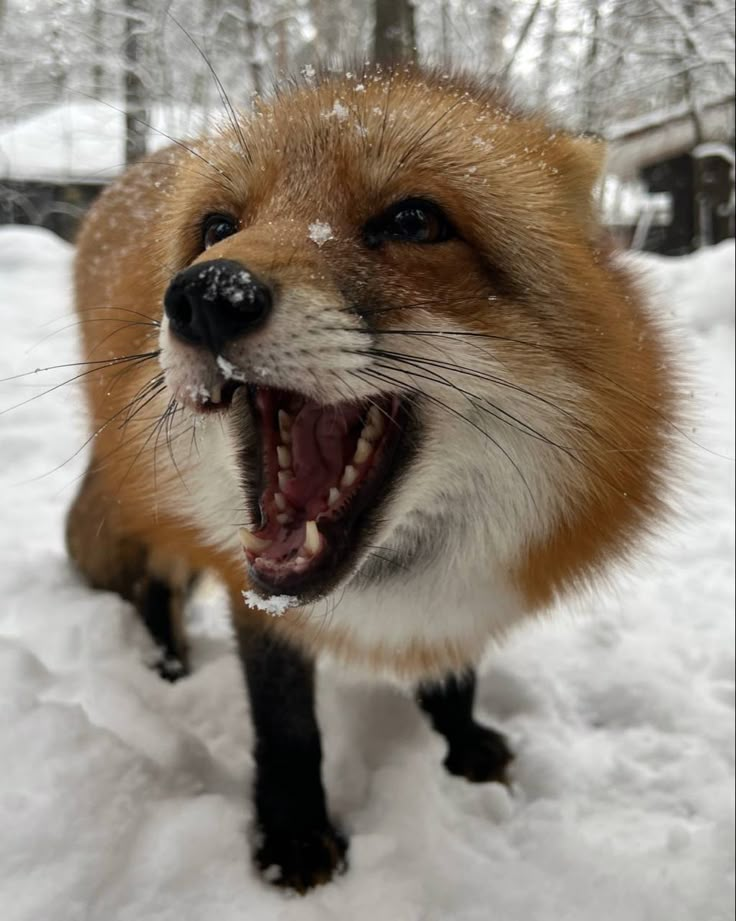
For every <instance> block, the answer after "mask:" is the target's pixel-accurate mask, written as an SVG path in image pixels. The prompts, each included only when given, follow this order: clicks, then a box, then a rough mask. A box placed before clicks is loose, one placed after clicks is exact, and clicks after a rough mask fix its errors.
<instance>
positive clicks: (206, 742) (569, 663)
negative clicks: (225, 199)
mask: <svg viewBox="0 0 736 921" xmlns="http://www.w3.org/2000/svg"><path fill="white" fill-rule="evenodd" d="M71 255H72V250H71V249H70V247H68V246H67V245H66V244H63V243H61V242H59V241H58V240H57V239H56V238H54V237H52V236H51V235H50V234H48V233H46V232H43V231H40V230H34V229H30V228H1V229H0V309H1V310H2V316H3V335H2V339H1V340H0V342H1V345H0V377H2V378H6V377H8V376H10V375H15V374H18V373H21V372H24V371H33V369H35V368H36V367H47V366H49V365H54V364H59V363H62V362H66V361H70V360H73V356H74V347H73V341H74V335H75V332H76V331H75V329H74V328H71V329H66V327H68V325H69V324H70V323H71V322H73V320H71V319H70V317H69V313H68V312H69V298H68V290H69V282H70V258H71ZM637 264H638V265H639V266H641V267H642V268H643V269H644V270H645V271H646V273H647V274H648V276H649V278H650V282H651V284H652V285H653V286H655V287H656V288H657V289H658V290H659V291H660V293H661V296H662V298H663V301H664V303H665V304H666V307H667V309H666V313H667V314H668V315H669V318H670V322H672V323H673V324H676V325H678V326H679V327H680V328H681V331H682V341H683V343H684V345H685V346H686V353H687V358H688V360H689V361H690V363H691V364H692V366H693V394H694V395H693V398H692V399H693V405H692V409H693V413H692V415H693V418H694V419H697V425H696V426H695V427H694V430H692V431H691V430H690V429H688V431H687V433H686V434H687V436H688V439H690V440H689V441H688V442H687V444H688V450H689V452H690V453H691V455H692V461H693V463H692V464H691V472H690V473H689V474H688V477H689V478H688V479H687V480H686V482H685V483H684V488H683V490H682V493H683V500H682V505H683V509H682V512H681V514H680V515H679V516H678V520H677V522H676V526H673V527H671V528H669V529H667V530H666V531H665V532H664V533H663V534H662V535H661V536H660V537H659V538H658V539H657V541H656V542H655V543H654V544H653V546H652V548H651V551H650V553H649V554H648V555H647V556H646V557H642V558H641V559H640V560H639V561H638V562H637V563H636V564H635V565H634V567H633V571H629V573H628V574H627V575H626V577H625V578H624V577H623V576H622V577H617V578H616V579H612V580H611V585H610V586H609V587H607V588H605V589H601V590H600V592H599V593H597V594H596V595H594V596H592V595H591V596H589V597H585V598H582V599H580V600H578V601H577V602H575V603H570V604H568V605H566V606H565V608H564V609H562V610H560V611H558V612H555V616H553V617H548V618H544V619H542V620H540V621H539V622H537V623H534V624H530V625H529V626H527V627H525V628H524V629H522V630H519V631H518V632H517V633H516V634H515V635H514V636H513V637H512V638H511V639H510V640H509V642H508V643H507V644H506V645H504V646H503V648H500V649H497V650H494V651H492V652H491V653H490V654H489V656H488V660H487V663H486V668H485V672H484V677H483V679H482V681H481V683H480V690H479V704H478V709H479V712H480V713H481V714H482V716H483V717H484V718H485V719H487V720H491V721H493V722H494V724H495V725H497V726H498V727H499V728H501V729H502V730H503V731H505V732H506V733H507V734H508V735H509V737H510V739H511V741H512V743H513V745H514V747H515V750H516V752H517V759H516V762H515V768H514V784H513V789H512V790H511V791H508V790H506V789H505V788H502V787H500V786H495V785H486V786H472V785H470V784H467V783H465V782H463V781H460V780H458V779H456V778H452V777H450V776H449V775H447V774H445V772H444V771H443V769H442V767H441V759H442V756H443V744H442V742H441V740H440V739H439V738H438V737H437V736H435V735H434V734H433V733H432V732H431V731H430V729H429V728H428V726H427V724H426V722H425V721H424V719H423V718H422V717H421V716H420V713H419V711H418V709H417V708H416V707H415V706H414V704H413V702H412V701H411V700H410V698H409V697H408V695H407V694H406V693H405V692H404V691H402V690H401V689H398V688H395V687H392V686H387V685H374V684H370V683H360V682H358V681H357V679H355V678H352V677H349V676H346V675H343V674H341V673H337V672H335V671H333V670H331V669H325V670H324V671H323V675H322V681H321V683H320V694H319V711H320V719H321V722H322V725H323V729H324V743H325V759H326V761H325V774H326V782H327V787H328V790H329V794H330V797H331V803H332V809H333V811H334V813H335V815H336V816H337V818H338V819H339V821H340V822H341V823H342V825H343V826H344V827H345V828H346V829H347V831H348V832H349V833H350V835H351V852H350V860H351V867H350V870H349V872H348V873H347V874H346V875H345V876H344V877H342V878H340V879H339V880H338V881H337V882H335V883H334V884H332V885H330V886H327V887H324V888H322V889H320V890H318V891H316V892H314V893H313V894H311V895H309V896H308V897H306V898H304V899H301V898H297V897H288V896H286V895H284V894H282V893H280V892H278V891H276V890H273V889H272V888H271V887H269V886H268V885H267V884H265V883H264V882H262V881H261V880H260V879H259V878H258V876H257V875H256V874H255V873H254V871H253V870H252V869H251V865H250V862H249V853H250V851H249V841H248V835H249V823H250V820H251V806H250V800H249V787H250V782H251V778H252V761H251V757H250V754H249V751H250V745H251V741H252V737H251V730H250V726H249V722H248V713H247V705H246V702H245V696H244V693H243V688H242V679H241V676H240V674H239V671H238V666H237V662H236V658H235V654H234V650H233V642H232V638H231V636H230V633H229V630H228V627H227V623H226V619H225V615H224V607H223V605H224V599H223V597H222V593H221V591H220V589H219V587H217V586H215V585H210V586H209V587H208V588H207V591H206V592H203V593H202V594H201V595H200V596H198V598H197V599H195V602H194V604H193V606H192V610H191V614H190V616H191V627H192V630H191V632H192V644H193V657H194V667H195V669H194V673H193V674H192V675H191V677H189V678H186V679H185V680H183V681H181V682H179V683H178V684H176V685H169V684H167V683H165V682H163V681H161V680H160V679H159V678H158V677H157V676H156V675H155V674H154V673H153V672H152V671H151V670H150V669H149V668H147V667H146V664H145V662H146V661H147V660H150V658H151V656H152V654H153V649H152V646H151V644H150V642H149V641H148V639H147V637H146V636H145V635H144V632H143V630H142V628H141V627H140V626H139V625H138V624H137V623H136V622H135V620H134V618H133V616H132V614H131V611H130V608H129V607H128V605H126V604H125V603H124V602H123V601H121V600H120V599H119V598H117V597H115V596H113V595H110V594H105V593H96V592H92V591H90V590H88V589H87V588H86V587H85V586H84V585H83V584H81V582H80V580H79V579H78V577H77V576H76V575H75V573H74V571H73V570H72V569H71V567H70V565H69V563H68V561H67V559H66V557H65V554H64V549H63V538H62V535H63V516H64V512H65V509H66V508H67V506H68V504H69V502H70V501H71V498H72V496H73V493H74V490H75V488H76V486H77V485H78V482H79V477H80V475H81V474H82V472H83V470H84V456H85V451H84V450H82V451H80V450H79V449H80V447H81V446H82V445H83V442H84V441H85V438H86V435H85V434H84V427H83V419H82V411H81V408H80V407H79V405H78V401H75V400H73V399H72V396H71V390H70V388H69V387H60V388H59V389H58V390H55V391H53V392H51V393H49V394H48V395H46V396H40V398H39V399H35V400H33V401H32V402H29V403H26V405H24V406H22V407H21V408H19V409H15V410H12V411H11V412H5V413H4V414H2V415H0V451H1V452H2V453H1V457H2V463H1V464H0V508H1V509H2V526H1V527H0V559H1V560H2V565H1V566H0V598H2V603H0V764H1V765H2V770H1V771H0V827H2V828H3V834H2V836H0V892H2V903H3V908H2V915H3V919H4V921H38V919H40V918H49V919H50V918H53V919H54V921H82V919H84V921H112V919H114V921H133V919H134V921H153V919H156V921H169V919H171V921H173V919H176V921H202V919H209V918H216V919H218V921H242V919H243V918H247V919H248V921H342V919H346V918H349V919H350V921H376V919H379V918H380V919H384V918H385V919H387V921H489V919H498V921H550V919H557V918H559V919H564V921H593V919H594V921H729V919H732V918H733V913H734V902H733V856H734V855H733V851H734V827H733V771H734V751H733V744H734V739H733V717H734V713H733V708H734V627H733V603H734V591H733V576H734V569H733V554H734V514H733V512H734V462H733V455H734V446H733V437H734V425H733V414H734V393H733V373H734V341H733V337H734V325H733V324H734V321H733V293H734V292H733V287H734V248H733V243H729V244H722V245H721V246H719V247H717V248H715V249H712V250H707V251H704V252H700V253H697V254H695V255H693V256H690V257H686V258H684V259H678V260H665V259H657V258H653V257H646V256H640V257H638V258H637ZM51 333H54V335H51V336H50V334H51ZM75 373H79V372H78V369H74V368H70V369H66V370H60V371H58V372H44V373H42V374H31V375H30V376H29V377H27V378H20V379H17V380H14V381H11V382H7V383H3V384H0V412H2V411H3V409H4V408H6V407H9V406H11V405H14V404H17V403H20V402H22V401H25V400H28V399H29V398H32V397H35V396H39V395H41V394H43V393H44V391H45V390H46V389H48V388H49V387H51V386H53V385H54V384H57V383H60V382H61V381H64V380H67V379H68V378H71V377H72V376H74V374H75ZM295 770H298V765H295Z"/></svg>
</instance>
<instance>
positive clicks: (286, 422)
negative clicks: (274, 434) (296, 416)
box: [279, 409, 294, 444]
mask: <svg viewBox="0 0 736 921" xmlns="http://www.w3.org/2000/svg"><path fill="white" fill-rule="evenodd" d="M293 424H294V420H293V419H292V418H291V416H290V415H289V414H288V413H287V412H286V410H285V409H280V410H279V432H280V433H281V440H282V441H283V443H284V444H290V442H291V426H292V425H293Z"/></svg>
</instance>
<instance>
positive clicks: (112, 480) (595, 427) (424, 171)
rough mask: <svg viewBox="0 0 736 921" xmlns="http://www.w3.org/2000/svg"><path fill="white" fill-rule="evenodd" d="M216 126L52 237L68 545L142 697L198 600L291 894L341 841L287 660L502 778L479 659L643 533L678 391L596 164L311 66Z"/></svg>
mask: <svg viewBox="0 0 736 921" xmlns="http://www.w3.org/2000/svg"><path fill="white" fill-rule="evenodd" d="M231 115H232V117H231V118H230V119H229V120H228V121H227V123H226V124H224V125H223V126H222V127H221V128H220V129H219V130H217V131H216V132H215V133H213V134H211V135H209V136H206V137H202V138H200V139H198V140H196V141H194V142H192V143H191V144H188V145H184V144H181V145H177V146H174V147H172V148H170V149H168V150H166V151H164V152H163V153H159V154H156V155H152V156H150V157H148V158H147V159H144V160H143V161H142V162H140V163H138V164H136V165H134V166H133V167H132V168H130V169H129V170H128V171H127V172H126V173H125V174H124V175H123V176H122V178H120V179H119V180H118V181H117V182H116V183H114V184H113V185H112V186H111V187H110V188H109V189H108V190H107V191H106V192H105V193H104V194H103V195H102V196H101V197H100V199H99V201H98V202H97V203H96V205H95V206H94V207H93V208H92V210H91V212H90V213H89V215H88V217H87V219H86V222H85V224H84V226H83V229H82V231H81V234H80V237H79V245H78V251H77V259H76V292H77V309H78V311H79V316H80V319H81V321H82V325H81V328H82V330H83V343H84V351H85V355H84V357H85V359H86V360H88V361H90V362H93V363H96V364H92V365H90V368H91V369H93V371H92V372H91V373H89V374H88V375H87V376H86V378H85V379H86V382H87V383H86V395H87V402H88V406H89V419H90V426H91V429H90V430H91V432H92V433H94V436H95V437H94V439H93V440H92V444H93V452H92V458H91V461H90V464H89V469H88V471H87V474H86V478H85V480H84V483H83V485H82V487H81V490H80V492H79V494H78V496H77V498H76V500H75V502H74V505H73V507H72V509H71V511H70V513H69V518H68V535H67V536H68V547H69V552H70V555H71V557H72V558H73V560H74V561H75V563H76V564H77V566H78V567H79V569H80V570H81V572H82V573H83V574H84V576H85V577H86V579H87V580H88V581H89V583H90V584H91V585H92V586H95V587H98V588H102V589H108V590H114V591H117V592H119V593H120V594H121V595H123V596H124V597H125V598H127V599H129V600H130V601H131V602H132V603H133V604H134V605H135V607H136V608H137V610H138V611H139V612H140V614H141V616H142V618H143V620H144V622H145V623H146V624H147V626H148V628H149V629H150V631H151V633H152V635H153V638H154V640H155V641H156V643H157V644H158V646H159V648H160V649H161V661H160V663H159V667H160V670H161V672H162V674H163V675H164V676H165V677H168V678H171V679H174V678H177V677H180V676H181V675H183V674H185V673H186V670H187V646H186V639H185V636H184V631H183V623H182V609H183V605H184V603H185V601H186V597H187V593H188V592H189V590H190V588H191V586H192V585H193V583H194V581H195V580H196V578H197V576H198V574H200V573H203V572H205V571H213V572H214V573H216V574H217V575H218V576H219V577H220V578H221V579H222V580H223V581H224V583H225V584H226V585H227V587H228V590H229V596H230V605H231V612H232V621H233V625H234V629H235V632H236V636H237V641H238V649H239V654H240V656H241V658H242V661H243V665H244V673H245V679H246V683H247V687H248V690H249V692H250V700H251V710H252V716H253V722H254V730H255V739H256V742H255V759H256V777H255V790H254V796H255V816H256V829H257V835H256V839H257V840H256V842H255V859H256V863H257V865H258V866H260V867H261V868H262V869H264V870H266V869H268V870H269V872H268V874H267V876H268V878H269V879H271V880H272V881H275V882H277V883H279V884H280V885H283V886H286V887H291V888H293V889H296V890H298V891H300V892H304V891H306V890H307V889H309V888H310V887H313V886H315V885H317V884H320V883H323V882H326V881H327V880H329V879H330V878H331V877H332V876H333V875H334V873H335V872H336V871H338V870H341V869H343V868H344V867H345V866H346V862H347V848H348V845H347V840H346V838H345V837H344V835H343V834H342V833H341V832H340V830H339V829H338V828H337V827H336V825H335V824H334V823H333V821H332V819H331V818H330V816H329V810H328V807H327V802H326V797H325V793H324V790H323V786H322V780H321V742H320V735H319V730H318V726H317V721H316V718H315V714H314V660H315V657H316V656H318V655H320V654H322V653H327V654H330V655H331V656H333V657H335V658H337V659H339V660H341V661H344V662H347V663H348V664H352V665H355V666H359V667H361V668H367V669H370V670H372V671H374V672H376V673H379V674H382V673H383V674H385V673H392V674H396V675H399V676H401V677H402V678H403V679H410V680H411V681H413V682H414V684H415V686H416V689H417V691H416V693H417V698H418V701H419V704H420V705H421V707H422V708H423V710H424V711H425V712H426V713H427V714H428V716H429V718H430V719H431V721H432V724H433V726H434V727H435V728H436V729H437V731H438V732H440V733H442V734H443V735H444V736H445V738H446V740H447V744H448V754H447V758H446V761H445V765H446V767H447V768H448V770H450V771H451V772H452V773H454V774H457V775H460V776H462V777H465V778H467V779H469V780H472V781H486V780H503V779H504V777H505V774H506V771H507V769H508V765H509V762H510V760H511V758H512V754H511V751H510V750H509V747H508V745H507V744H506V742H505V740H504V738H503V736H502V735H501V734H500V733H498V732H496V731H495V730H493V729H490V728H487V727H484V726H481V725H480V724H479V723H477V722H476V721H475V720H474V718H473V694H474V688H475V671H474V670H475V668H476V666H477V664H478V662H479V659H480V657H481V655H482V653H483V651H484V649H485V648H486V647H487V645H488V643H489V641H490V640H492V639H494V638H496V639H498V638H500V637H502V636H503V634H504V633H505V632H506V631H507V630H508V629H509V628H510V627H511V626H512V625H514V624H516V623H518V622H519V621H520V620H522V619H523V618H524V617H527V616H529V615H532V614H534V613H535V612H537V611H540V610H542V609H544V608H545V607H546V606H548V605H549V604H550V603H551V602H552V601H553V600H554V599H555V598H557V597H559V596H560V595H562V594H564V593H567V592H570V591H572V590H574V589H575V588H576V587H578V586H579V585H581V584H583V583H584V582H585V581H586V580H588V579H589V578H590V577H592V576H595V575H596V574H597V573H599V572H601V571H602V570H603V568H604V567H605V566H606V565H607V564H609V563H610V562H611V561H612V560H615V559H617V558H620V557H621V556H622V555H625V554H626V552H627V551H629V550H630V549H631V548H633V547H634V546H635V544H636V541H637V539H638V538H640V537H641V535H642V533H643V532H644V531H645V530H646V529H647V527H648V526H649V525H650V524H651V523H652V522H654V521H655V520H656V519H657V516H658V514H659V513H660V511H661V509H662V506H663V496H664V486H665V481H666V478H667V476H668V470H669V467H668V458H669V455H670V453H671V452H670V449H669V442H670V439H669V436H668V429H669V427H670V423H669V422H668V420H669V419H671V418H673V416H674V415H675V414H676V410H677V400H676V386H675V382H674V381H673V378H672V376H671V372H670V371H669V370H668V369H669V367H670V363H671V361H670V354H669V347H668V345H667V342H666V338H665V336H664V334H663V332H662V331H661V330H660V328H659V327H658V324H657V322H656V320H655V319H654V318H653V317H652V316H650V314H649V313H648V312H647V309H646V308H645V305H644V303H643V299H642V295H641V293H640V291H639V290H638V288H637V285H636V283H635V281H634V280H632V278H631V277H630V276H629V275H628V274H627V271H626V270H625V269H624V268H623V267H622V266H621V265H620V264H619V262H618V261H617V257H616V255H615V253H614V252H613V251H612V250H611V248H610V246H609V244H608V243H607V241H606V238H605V235H604V233H603V231H602V229H601V227H600V224H599V221H598V218H597V215H596V208H595V203H594V197H593V189H594V186H595V184H596V181H597V180H598V178H599V176H600V173H601V169H602V163H603V158H604V150H603V147H602V145H601V144H600V143H599V142H597V141H595V140H593V139H585V138H577V137H573V136H570V135H568V134H566V133H564V132H562V131H559V130H557V131H556V130H553V129H552V128H551V127H550V126H549V125H548V124H547V123H546V122H545V120H544V119H542V118H540V117H538V116H536V115H531V114H528V113H526V112H524V111H521V110H519V109H517V108H516V107H515V106H514V104H513V103H512V102H511V101H509V99H507V98H506V97H505V96H504V95H503V94H502V93H500V92H499V91H497V90H493V89H490V88H487V87H485V86H483V85H481V84H479V83H476V82H475V81H473V80H472V79H469V78H464V77H460V76H449V77H448V76H447V75H446V74H444V73H439V72H438V73H432V72H425V71H421V70H419V69H406V70H404V69H400V70H396V71H394V72H387V71H381V70H378V69H371V68H366V69H365V70H363V71H362V72H360V73H358V74H355V75H353V74H343V75H335V74H334V73H327V74H324V75H316V74H315V75H313V76H308V77H305V78H304V79H302V80H298V81H295V82H293V83H292V84H290V85H289V86H288V87H286V88H284V89H282V90H281V91H279V92H278V93H276V94H275V95H274V97H273V98H272V99H269V100H261V101H259V102H257V103H256V104H255V105H254V108H253V110H252V111H250V112H248V113H245V114H235V113H234V112H233V113H231ZM91 319H93V320H94V322H87V321H88V320H91ZM274 868H277V869H274Z"/></svg>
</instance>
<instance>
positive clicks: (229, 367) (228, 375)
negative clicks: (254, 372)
mask: <svg viewBox="0 0 736 921" xmlns="http://www.w3.org/2000/svg"><path fill="white" fill-rule="evenodd" d="M215 360H216V362H217V367H218V368H219V369H220V371H222V373H223V374H224V375H225V379H226V380H229V381H244V380H245V376H244V375H243V372H242V371H241V370H240V369H239V368H236V367H235V365H234V364H233V363H232V362H231V361H228V360H227V358H224V357H223V356H222V355H218V356H217V358H216V359H215Z"/></svg>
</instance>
